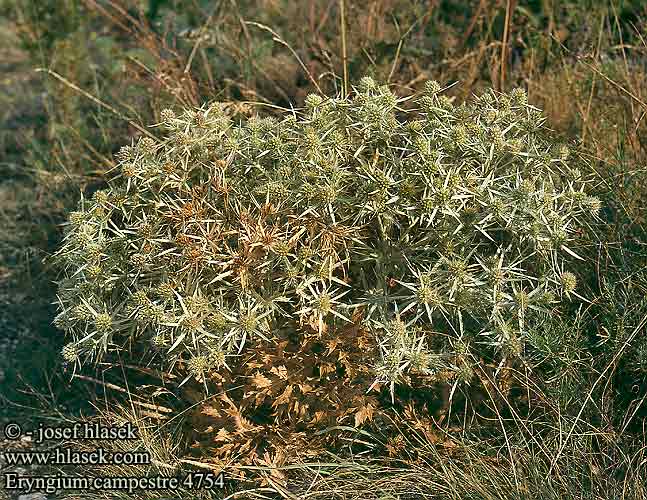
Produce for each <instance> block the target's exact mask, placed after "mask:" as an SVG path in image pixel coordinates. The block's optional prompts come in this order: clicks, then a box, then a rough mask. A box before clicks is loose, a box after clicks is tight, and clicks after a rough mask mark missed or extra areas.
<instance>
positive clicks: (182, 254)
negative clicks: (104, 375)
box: [55, 77, 600, 398]
mask: <svg viewBox="0 0 647 500" xmlns="http://www.w3.org/2000/svg"><path fill="white" fill-rule="evenodd" d="M444 90H445V89H443V88H441V86H440V85H439V84H438V83H436V82H427V84H425V86H424V90H423V91H422V92H421V93H420V95H418V96H415V100H413V101H412V98H411V97H405V98H400V97H397V96H396V95H395V94H393V93H392V92H391V90H390V89H389V87H388V86H386V85H378V84H377V83H376V82H375V81H374V80H373V79H372V78H370V77H364V78H362V79H361V80H360V81H359V82H358V83H357V85H356V86H355V87H354V88H353V92H352V94H351V95H350V96H348V97H344V96H338V97H336V98H327V97H323V96H319V95H314V94H313V95H310V96H308V97H307V99H306V101H305V109H304V111H303V113H302V114H297V113H296V112H292V113H287V114H285V115H284V116H283V117H282V118H274V117H269V116H268V117H258V116H254V117H251V118H249V119H248V120H247V121H246V122H244V123H234V122H233V120H232V119H231V118H230V117H229V116H228V115H227V114H226V113H225V111H224V108H223V106H222V105H221V104H219V103H211V104H208V105H204V106H202V107H200V108H197V109H185V110H182V111H181V112H179V113H177V114H176V113H175V112H174V111H172V110H170V109H165V110H163V111H162V112H161V120H160V123H158V124H157V126H158V127H160V128H162V129H164V130H165V131H166V135H165V136H164V137H163V138H161V139H159V140H158V139H153V138H151V137H142V138H140V139H139V140H138V141H137V142H136V143H134V142H133V143H132V144H131V145H130V146H124V147H123V148H122V149H121V150H120V151H119V154H118V156H117V159H118V172H117V174H116V175H115V177H114V178H113V179H112V180H111V181H110V185H109V188H108V189H105V190H101V191H98V192H96V193H94V195H93V196H92V199H91V200H88V199H82V200H81V202H80V205H79V208H78V210H77V211H75V212H73V213H71V214H70V217H69V222H68V225H67V232H66V236H65V240H64V243H63V245H62V247H61V248H60V250H59V251H58V252H57V254H56V255H55V258H56V260H57V262H58V263H59V265H60V266H61V269H62V271H63V274H64V276H63V279H62V280H61V281H60V282H59V293H58V303H59V306H60V313H59V315H58V316H57V317H56V320H55V324H56V325H57V326H58V327H60V328H62V329H64V330H65V331H66V332H68V333H69V334H70V336H71V338H72V341H71V342H70V343H69V344H68V345H67V346H66V347H65V348H64V350H63V356H64V358H65V360H66V361H67V362H68V363H73V364H75V365H77V364H78V363H80V362H82V361H85V360H89V359H93V360H97V359H100V358H101V356H103V355H104V354H105V353H106V352H108V351H110V350H117V349H119V348H120V346H121V347H123V346H125V345H127V344H130V345H132V344H133V342H140V343H141V342H148V345H149V346H150V348H151V350H152V351H154V352H156V353H158V354H159V356H160V359H161V360H162V362H163V363H164V364H165V365H167V367H168V368H169V369H174V368H175V367H176V366H180V367H183V368H186V370H187V372H188V376H187V379H185V381H186V380H188V379H189V378H190V377H192V376H193V377H195V378H197V379H199V380H200V379H204V378H205V377H206V376H207V375H209V374H214V373H218V372H222V371H223V370H225V371H226V370H232V366H236V363H237V358H238V357H240V356H241V355H243V351H244V349H247V350H249V349H252V350H253V349H254V348H255V347H259V346H260V345H268V343H272V342H275V341H278V340H279V339H282V338H285V336H286V335H291V334H293V333H294V332H302V333H304V332H310V333H316V335H318V336H322V335H331V334H333V335H334V333H332V332H335V331H336V330H337V329H339V328H340V327H343V325H350V324H357V325H360V326H361V328H362V330H363V331H365V332H369V334H371V335H372V336H373V338H374V339H375V343H374V347H375V349H374V350H371V349H368V348H367V349H366V354H365V357H366V362H367V363H368V364H369V365H370V366H371V367H372V368H371V371H372V374H373V379H372V380H373V385H375V384H379V385H380V386H382V385H386V386H389V387H390V393H391V398H393V394H394V389H395V385H396V384H400V383H403V384H406V383H409V382H410V378H409V377H410V376H411V375H412V374H418V375H423V376H426V377H430V379H431V380H434V377H436V380H438V379H442V380H443V381H445V382H447V381H452V383H456V384H457V383H459V382H464V383H469V382H470V381H471V380H472V379H473V377H474V371H475V367H476V365H477V364H478V363H481V362H482V361H483V360H485V361H489V362H494V363H503V362H506V361H511V360H521V361H522V360H523V359H524V349H525V347H524V345H525V341H526V337H527V335H528V332H529V331H532V330H537V328H540V327H541V324H542V323H544V322H548V321H550V317H551V314H552V313H553V312H555V311H557V310H558V309H557V308H558V307H559V306H560V304H561V303H562V302H565V301H569V300H571V299H573V298H578V297H579V298H580V299H581V298H582V297H580V296H579V295H578V293H577V288H578V287H577V277H576V274H575V272H574V269H573V268H571V267H569V266H570V262H571V261H572V260H573V259H577V258H578V255H577V245H578V240H581V239H582V235H584V234H585V232H584V231H582V228H583V227H585V226H586V225H587V224H588V221H589V220H591V219H592V218H595V217H596V216H597V214H598V211H599V210H600V201H599V200H598V199H597V198H595V197H593V196H590V195H589V194H587V189H586V186H587V182H588V180H587V176H586V172H587V171H588V170H589V169H588V168H587V163H586V159H585V157H584V156H582V155H580V154H579V153H578V152H577V151H575V150H572V148H569V147H568V146H567V145H565V144H563V143H561V142H558V141H556V140H555V139H554V138H553V137H552V136H551V134H550V131H549V130H548V129H547V127H546V126H545V124H544V118H543V117H542V114H541V111H540V110H539V109H537V108H535V107H533V106H531V105H530V104H528V102H527V96H526V93H525V92H524V91H523V90H522V89H516V90H514V91H512V92H510V93H509V94H499V93H495V92H493V91H488V92H486V93H484V94H483V95H481V96H478V97H475V98H474V99H473V100H472V101H471V102H470V103H465V104H461V105H455V104H454V102H453V101H452V99H451V98H449V97H447V96H446V95H444ZM410 102H415V106H414V107H413V109H411V108H412V107H411V106H409V104H410ZM405 105H406V106H407V107H406V109H405ZM246 352H248V351H246Z"/></svg>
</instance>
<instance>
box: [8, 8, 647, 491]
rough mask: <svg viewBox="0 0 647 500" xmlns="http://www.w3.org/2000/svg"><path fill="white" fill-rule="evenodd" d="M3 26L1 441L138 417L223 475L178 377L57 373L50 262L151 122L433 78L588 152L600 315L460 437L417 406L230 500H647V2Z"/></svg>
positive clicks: (32, 15)
mask: <svg viewBox="0 0 647 500" xmlns="http://www.w3.org/2000/svg"><path fill="white" fill-rule="evenodd" d="M341 5H343V6H344V12H343V14H344V15H343V17H342V15H341V14H342V12H341V11H340V6H341ZM0 12H2V24H1V25H0V37H1V39H2V42H1V43H0V47H2V49H0V50H1V51H2V56H3V57H2V58H1V59H0V65H2V78H3V81H2V85H1V86H0V102H1V104H2V106H1V107H0V116H1V120H2V121H1V127H0V169H1V171H2V177H1V178H0V196H1V198H0V211H1V212H0V213H1V215H2V226H1V229H0V279H1V290H2V299H1V301H0V307H1V308H2V313H1V315H0V320H2V322H3V323H2V330H1V332H0V340H1V341H2V348H3V352H2V355H1V357H0V377H2V378H0V387H1V389H0V397H1V398H2V401H3V404H2V405H1V407H2V411H3V414H2V418H3V419H4V420H9V419H17V418H19V419H20V420H21V421H23V422H24V423H25V425H26V426H33V425H35V424H36V422H38V421H43V420H44V421H47V422H49V423H52V422H56V423H58V424H61V423H64V422H70V421H73V420H74V419H77V418H86V416H88V415H93V416H92V417H91V418H98V419H103V420H106V421H111V422H122V421H124V419H125V420H134V421H136V422H137V424H138V425H139V426H140V430H141V431H142V435H143V439H142V442H141V443H139V444H138V446H142V447H144V449H147V450H149V451H151V453H152V454H153V455H154V456H155V457H156V458H157V461H158V462H159V463H161V464H164V465H166V466H168V469H169V470H177V469H178V468H189V467H198V468H200V467H211V466H214V467H216V465H217V464H216V465H214V463H213V461H210V460H209V456H210V454H211V452H210V451H209V446H208V445H205V444H204V443H200V440H199V439H196V429H201V428H202V429H204V428H205V427H206V425H208V424H209V419H210V415H209V411H210V408H212V406H210V400H208V399H205V397H207V398H208V397H209V396H205V394H204V393H203V388H202V385H200V384H194V385H191V384H186V385H184V386H182V387H181V388H178V385H179V384H180V382H181V379H177V377H176V378H174V375H173V374H169V373H163V372H161V371H160V370H159V369H158V367H157V366H156V365H155V364H150V365H148V366H146V365H142V363H141V359H139V358H137V356H136V355H132V356H131V357H130V358H128V359H125V358H120V359H119V358H115V359H112V358H108V359H105V360H104V361H103V362H102V363H101V364H100V365H98V366H97V367H96V368H95V369H93V368H91V367H89V366H88V367H86V368H84V370H83V371H81V372H77V373H76V375H75V377H74V378H72V377H71V375H72V373H71V371H70V370H68V371H67V372H65V371H64V370H63V367H62V366H61V359H60V356H59V353H60V350H61V348H62V346H63V345H64V344H65V343H66V342H67V341H68V340H69V339H66V338H65V337H64V335H63V334H62V332H60V331H59V330H57V329H55V328H54V327H53V326H51V322H52V320H53V318H54V317H55V314H56V313H55V310H56V307H55V306H54V305H52V303H53V302H55V300H56V295H55V288H54V286H53V284H52V281H53V280H54V279H55V278H56V277H57V276H56V273H55V270H54V269H52V268H50V267H49V265H48V264H47V262H48V260H47V259H46V257H48V256H49V255H51V254H52V253H53V252H54V251H55V250H56V249H57V248H58V247H59V246H60V243H61V239H62V235H63V231H62V227H61V224H62V223H63V222H64V221H65V220H66V217H67V214H68V213H69V211H71V210H74V209H75V208H76V205H77V202H78V200H79V199H80V197H81V193H83V196H84V197H86V198H89V197H91V196H92V194H93V193H94V192H95V191H96V190H97V189H100V188H102V187H104V186H105V181H106V179H107V177H108V172H109V171H110V170H111V169H113V167H115V165H116V164H117V160H116V154H117V152H118V151H119V149H120V148H121V146H123V145H124V144H128V143H130V141H131V140H135V141H136V140H137V139H138V138H139V137H141V136H142V135H144V134H148V133H153V134H155V133H157V132H156V130H155V129H151V128H148V125H149V124H153V123H159V122H160V121H161V117H160V113H161V111H162V110H163V109H164V108H168V107H171V108H176V109H178V108H180V107H187V106H199V105H201V104H202V103H204V102H207V101H210V100H213V99H217V100H219V101H222V102H225V103H226V104H227V110H228V113H229V114H230V115H231V116H233V117H234V118H235V119H238V118H244V117H248V116H250V115H252V114H253V113H255V112H256V111H257V110H261V112H262V113H269V114H272V113H277V110H275V108H273V106H280V107H283V108H290V107H295V108H298V107H301V106H303V104H304V100H305V97H306V96H307V95H308V94H309V93H312V92H316V91H319V90H321V91H322V92H323V93H326V94H329V95H334V94H335V93H337V92H339V91H340V89H341V88H342V85H343V82H344V80H345V79H346V80H348V81H351V82H354V81H358V80H359V78H360V77H362V76H364V75H371V76H373V77H374V78H375V79H376V80H379V81H381V82H388V83H389V85H390V87H391V88H392V89H393V90H394V92H396V93H397V94H398V95H401V96H407V95H412V94H414V93H415V92H417V91H420V90H421V89H422V88H423V85H424V83H425V82H426V81H427V80H437V81H439V82H441V83H442V84H443V85H450V84H452V83H454V82H458V84H457V85H454V86H452V87H451V88H450V89H449V90H448V91H447V92H446V94H447V95H449V96H451V97H453V98H454V102H455V103H456V104H459V103H461V102H463V101H465V100H466V99H467V98H468V97H469V96H470V95H471V94H473V93H477V94H480V93H481V92H482V91H483V90H484V89H487V88H494V89H497V90H501V91H506V90H510V89H512V88H514V87H519V86H520V87H522V88H525V89H526V90H527V93H528V100H529V102H530V103H531V104H532V105H534V106H537V107H538V108H541V109H543V110H544V111H545V114H546V116H547V123H548V125H549V126H551V127H552V128H553V129H554V130H555V132H556V134H558V135H560V136H561V137H562V138H563V140H565V141H574V142H572V144H573V147H576V148H578V150H581V151H585V152H588V154H589V160H590V162H591V172H587V174H591V175H592V176H594V178H595V184H594V188H593V194H595V195H596V196H598V197H599V198H600V199H601V201H602V212H601V217H602V221H600V222H599V223H597V224H596V225H594V226H592V227H591V228H590V229H589V230H590V231H591V234H593V235H594V236H595V239H594V242H593V243H592V244H590V245H589V247H588V248H586V249H584V253H583V256H584V261H582V262H581V264H580V265H579V267H578V268H577V275H578V276H579V277H580V278H581V281H582V283H581V284H580V286H581V291H580V292H579V293H580V294H581V295H582V296H583V297H584V298H585V299H586V300H583V301H578V302H573V306H572V307H571V308H570V310H567V311H565V312H564V313H563V314H562V315H560V316H557V317H555V320H554V322H552V323H551V326H550V327H549V328H546V329H544V330H542V331H541V332H537V335H536V336H535V338H532V339H530V343H531V347H532V348H531V349H529V350H528V352H527V358H526V361H527V364H528V366H532V367H533V370H528V369H524V368H519V367H518V368H516V369H514V370H510V375H509V377H508V384H509V387H508V388H506V387H502V386H501V385H500V384H498V383H497V384H495V383H493V382H492V381H488V380H487V378H484V377H481V378H480V379H479V380H480V382H479V384H480V385H479V387H478V391H475V393H474V394H470V393H466V394H463V395H462V396H461V397H460V398H458V397H457V398H456V402H455V403H453V406H451V407H450V408H446V407H445V412H447V410H449V415H448V416H446V417H444V418H443V417H442V412H441V413H435V414H433V413H432V414H431V415H429V414H428V413H427V414H420V412H419V410H416V409H415V408H413V407H408V406H407V405H404V404H403V405H401V407H400V408H398V410H399V411H398V412H394V413H393V414H392V415H391V417H390V418H392V419H393V421H392V422H391V423H390V424H389V425H388V426H384V429H385V430H384V431H382V430H381V429H380V427H371V428H367V429H365V430H359V431H358V430H357V429H355V428H354V427H353V426H352V425H345V426H339V427H338V428H330V429H329V430H328V432H331V433H337V437H338V438H339V439H341V440H342V441H344V442H346V443H348V444H347V446H344V447H341V448H335V449H328V450H327V453H328V456H327V458H326V459H325V460H323V459H321V458H319V459H317V462H316V463H313V460H311V459H310V458H309V457H307V456H297V455H290V456H286V455H281V454H280V453H273V454H268V455H267V456H265V457H263V458H262V459H260V460H258V461H257V462H256V463H255V465H254V467H256V469H244V468H241V467H240V465H239V466H238V468H237V464H240V463H242V461H240V460H232V462H231V463H228V464H227V465H228V466H227V467H226V472H227V474H228V478H229V479H228V489H229V490H230V493H232V492H233V491H236V490H248V491H247V492H246V493H244V494H243V495H247V497H249V498H253V497H254V496H256V497H259V498H261V497H263V496H264V497H266V498H273V497H284V498H303V497H306V496H307V497H308V498H310V497H314V498H541V499H543V498H601V499H602V498H605V499H606V498H644V497H645V496H647V491H646V489H645V484H644V477H645V472H646V471H645V466H646V465H647V461H646V458H645V454H644V453H645V430H644V429H645V418H646V417H647V409H646V407H645V399H646V398H647V331H646V327H645V322H646V321H647V271H646V270H645V269H647V248H646V242H647V239H646V238H645V223H646V218H645V217H646V208H645V200H646V199H647V194H646V193H647V168H646V166H645V165H647V162H646V155H645V152H646V149H645V148H646V147H647V142H646V141H647V134H646V129H645V127H646V126H647V125H646V124H645V114H646V113H647V65H646V63H647V57H646V56H647V41H646V40H647V35H645V32H646V30H645V28H646V27H647V11H646V10H645V7H644V6H643V5H642V2H640V1H638V0H636V1H633V2H632V1H620V0H618V1H593V0H590V1H575V0H572V1H567V0H564V1H557V0H541V1H539V0H537V1H521V0H518V1H517V0H506V1H495V0H473V1H457V2H454V1H451V2H450V1H434V0H430V1H405V0H382V1H378V0H376V1H370V2H365V1H354V0H346V1H345V2H339V1H324V0H322V1H319V0H313V1H303V2H291V1H282V0H263V1H235V0H231V1H222V2H211V1H200V0H184V1H180V0H176V1H173V0H168V1H155V0H151V1H147V2H135V1H116V0H47V1H40V0H38V1H37V0H33V1H32V0H4V1H3V2H2V3H0ZM342 18H343V19H344V21H345V23H344V24H343V26H344V28H345V29H344V30H341V26H342V23H341V20H342ZM342 32H343V33H342ZM342 34H343V36H342ZM345 73H346V75H345ZM151 394H153V396H151ZM425 397H426V398H427V399H428V401H429V402H430V404H431V406H432V407H434V405H435V407H443V404H442V401H446V400H447V394H443V389H442V388H438V389H433V390H430V391H429V392H428V394H426V395H425ZM466 401H469V402H470V409H469V411H468V410H467V409H466V408H467V406H466V405H467V404H466ZM459 402H460V404H459ZM95 407H99V409H100V410H99V411H97V410H95ZM205 412H206V413H205ZM367 412H368V413H367ZM452 414H453V415H454V416H453V417H452ZM230 416H231V417H235V415H233V414H232V415H230ZM243 417H244V415H243ZM359 419H360V420H361V422H359V421H357V420H356V419H355V423H356V424H358V423H363V422H364V421H365V420H366V421H369V420H370V409H369V410H367V407H364V408H363V409H362V413H361V416H360V417H359ZM205 422H206V424H205ZM391 424H392V425H391ZM155 429H157V430H155ZM386 429H388V431H387V430H386ZM394 429H395V430H394ZM76 446H77V447H78V446H82V443H77V444H76ZM209 463H211V465H208V464H209ZM295 463H300V466H299V467H296V468H283V469H281V466H285V465H287V464H295ZM220 465H221V466H222V465H223V464H220ZM158 467H161V466H159V465H158ZM163 469H164V467H161V469H160V470H163ZM112 472H115V471H112ZM120 472H133V470H129V471H120ZM134 472H136V473H138V474H141V473H146V472H147V471H145V470H140V469H137V470H135V471H134ZM252 489H253V491H251V490H252ZM178 494H179V493H178ZM70 495H72V493H70ZM118 497H119V496H118V495H117V494H115V496H114V498H118ZM159 497H160V498H161V497H163V494H162V493H160V496H159ZM205 497H207V498H209V496H208V495H206V494H205ZM212 497H213V498H219V493H214V494H213V495H212ZM243 497H244V496H243ZM83 498H88V496H87V494H86V495H85V496H84V497H83ZM124 498H125V497H124ZM147 498H152V496H149V497H147Z"/></svg>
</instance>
